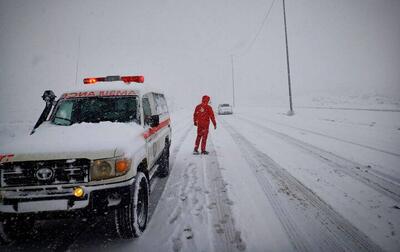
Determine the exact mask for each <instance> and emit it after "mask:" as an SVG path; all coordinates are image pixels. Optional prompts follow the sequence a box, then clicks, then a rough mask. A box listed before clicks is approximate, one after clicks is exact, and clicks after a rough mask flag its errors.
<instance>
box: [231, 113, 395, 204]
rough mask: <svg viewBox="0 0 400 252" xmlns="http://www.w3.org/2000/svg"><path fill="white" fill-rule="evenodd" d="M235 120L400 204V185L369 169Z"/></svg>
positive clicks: (274, 132) (262, 127) (287, 137)
mask: <svg viewBox="0 0 400 252" xmlns="http://www.w3.org/2000/svg"><path fill="white" fill-rule="evenodd" d="M237 118H238V119H240V120H242V121H244V122H246V123H248V124H250V125H252V126H255V127H257V128H259V129H260V130H262V131H263V132H268V133H269V134H271V135H274V136H276V137H278V138H279V139H281V140H283V141H285V142H287V143H289V144H292V145H295V146H296V147H298V148H299V149H301V150H303V151H304V152H306V153H308V154H311V155H312V156H314V157H316V158H317V159H319V160H321V161H322V162H324V163H326V164H328V165H329V166H331V167H333V168H334V169H340V171H342V172H344V173H345V174H347V175H348V176H350V177H352V178H354V179H356V180H358V181H360V182H362V183H363V184H365V185H367V186H368V187H370V188H373V189H375V190H376V191H378V192H380V193H382V194H384V195H386V196H388V197H389V198H391V199H393V200H394V201H396V202H398V203H399V202H400V185H398V184H395V183H393V182H392V181H389V180H387V179H384V178H382V177H380V176H376V175H375V174H373V173H372V172H373V171H372V172H370V171H369V170H370V168H369V167H366V166H364V165H362V164H359V163H357V162H354V161H351V160H348V159H346V158H343V157H341V156H338V155H336V154H333V153H331V152H329V151H326V150H323V149H321V148H318V147H316V146H314V145H311V144H309V143H306V142H303V141H301V140H298V139H296V138H294V137H291V136H289V135H287V134H284V133H282V132H279V131H276V130H273V129H271V128H269V127H266V126H264V125H262V124H260V123H257V122H255V121H254V120H250V119H247V118H245V117H242V116H240V117H237Z"/></svg>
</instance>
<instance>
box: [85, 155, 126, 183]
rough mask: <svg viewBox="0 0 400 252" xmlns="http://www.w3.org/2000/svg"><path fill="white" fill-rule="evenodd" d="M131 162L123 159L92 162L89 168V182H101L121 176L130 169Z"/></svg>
mask: <svg viewBox="0 0 400 252" xmlns="http://www.w3.org/2000/svg"><path fill="white" fill-rule="evenodd" d="M131 163H132V162H131V160H130V159H124V158H122V159H121V158H111V159H98V160H94V161H93V163H92V165H91V167H90V180H92V181H93V180H103V179H109V178H114V177H117V176H122V175H124V174H126V173H127V172H128V171H129V169H130V167H131Z"/></svg>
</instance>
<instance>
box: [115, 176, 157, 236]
mask: <svg viewBox="0 0 400 252" xmlns="http://www.w3.org/2000/svg"><path fill="white" fill-rule="evenodd" d="M148 210H149V182H148V180H147V178H146V175H144V173H143V172H138V173H137V175H136V180H135V183H134V185H133V189H132V198H131V200H130V202H129V203H128V204H127V205H124V206H122V207H120V208H117V209H115V210H114V221H115V229H116V231H117V234H118V235H119V237H120V238H123V239H131V238H134V237H139V236H140V235H141V234H142V233H143V231H144V230H145V229H146V226H147V218H148Z"/></svg>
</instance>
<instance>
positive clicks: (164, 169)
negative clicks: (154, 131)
mask: <svg viewBox="0 0 400 252" xmlns="http://www.w3.org/2000/svg"><path fill="white" fill-rule="evenodd" d="M158 164H159V167H158V176H159V177H161V178H165V177H167V176H168V175H169V143H167V142H166V143H165V148H164V151H163V154H162V155H161V157H160V160H159V162H158Z"/></svg>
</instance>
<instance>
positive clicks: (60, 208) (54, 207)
mask: <svg viewBox="0 0 400 252" xmlns="http://www.w3.org/2000/svg"><path fill="white" fill-rule="evenodd" d="M134 181H135V179H134V178H132V179H130V180H126V181H123V182H118V183H112V184H102V185H93V186H88V185H73V186H72V185H64V186H46V187H41V188H30V189H15V188H7V189H1V190H0V193H1V198H2V200H1V202H0V217H2V218H4V217H10V216H11V217H12V216H20V215H35V216H37V217H39V218H43V217H44V218H52V216H53V215H65V214H67V215H69V214H73V213H74V214H75V213H78V214H80V215H81V214H83V215H85V214H97V213H98V214H101V213H104V212H107V211H108V210H109V209H112V208H115V207H118V206H121V205H126V204H128V203H129V202H130V199H131V198H132V191H133V183H134ZM77 186H79V187H81V188H82V189H83V190H84V192H85V194H84V196H83V197H81V198H78V197H76V196H74V195H73V190H74V188H75V187H77Z"/></svg>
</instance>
